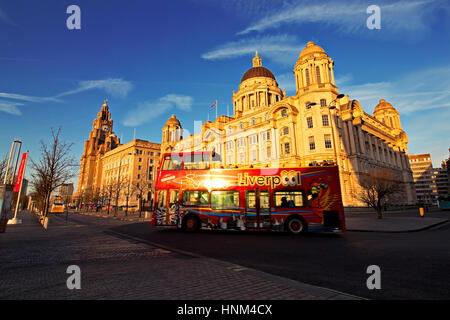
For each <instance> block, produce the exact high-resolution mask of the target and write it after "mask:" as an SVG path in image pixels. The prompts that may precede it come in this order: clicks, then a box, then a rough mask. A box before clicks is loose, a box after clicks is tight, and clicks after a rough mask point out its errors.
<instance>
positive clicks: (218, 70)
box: [0, 0, 450, 166]
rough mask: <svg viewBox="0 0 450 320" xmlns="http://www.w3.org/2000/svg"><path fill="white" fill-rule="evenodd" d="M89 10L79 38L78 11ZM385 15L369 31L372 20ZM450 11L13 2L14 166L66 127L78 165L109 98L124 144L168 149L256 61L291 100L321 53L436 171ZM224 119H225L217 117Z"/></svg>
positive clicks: (8, 63)
mask: <svg viewBox="0 0 450 320" xmlns="http://www.w3.org/2000/svg"><path fill="white" fill-rule="evenodd" d="M72 4H76V5H78V6H79V7H80V9H81V30H69V29H67V27H66V19H67V17H68V16H69V14H67V13H66V9H67V7H68V6H69V5H72ZM371 4H376V5H378V6H379V7H380V8H381V29H380V30H369V29H368V28H367V27H366V20H367V18H368V17H369V14H367V13H366V9H367V7H368V6H369V5H371ZM449 15H450V3H449V2H448V1H446V0H434V1H433V0H411V1H396V0H393V1H274V0H270V1H269V0H226V1H225V0H191V1H189V0H186V1H170V0H165V1H144V0H141V1H138V0H135V1H121V0H115V1H114V0H110V1H100V0H97V1H80V0H77V1H61V0H46V1H23V0H14V1H12V0H10V1H4V0H0V75H1V76H0V123H1V126H0V135H1V137H2V139H1V140H0V155H2V156H3V155H6V154H7V152H9V148H10V146H11V141H12V139H14V138H21V139H22V141H23V148H24V149H29V150H30V155H31V157H34V158H36V156H37V155H38V152H39V146H38V143H39V140H41V139H47V138H48V136H49V133H50V128H51V127H58V126H61V127H62V129H63V136H64V138H65V139H66V140H68V141H71V142H74V147H73V154H74V157H75V158H76V159H77V160H78V159H79V158H80V156H81V154H82V151H83V144H84V140H85V139H87V137H88V133H89V131H90V130H91V126H92V120H93V119H94V118H95V116H96V114H97V112H98V110H99V109H100V106H101V105H102V104H103V99H104V98H108V100H109V105H110V110H111V113H112V117H113V120H114V131H115V132H116V134H117V135H118V136H119V137H122V141H123V142H128V141H130V140H132V139H133V131H134V129H136V137H138V138H142V139H147V140H150V141H155V142H160V141H161V128H162V126H163V125H164V123H165V121H166V120H167V118H168V117H170V115H171V114H172V113H175V114H176V115H177V117H178V118H180V120H181V121H182V125H183V127H185V128H186V129H188V130H189V131H190V132H193V127H194V121H195V120H201V121H206V120H207V114H208V109H209V108H208V107H209V106H210V105H211V104H212V103H213V102H214V101H215V100H216V99H217V100H218V102H219V113H222V114H226V110H227V105H229V106H230V109H231V97H232V92H233V90H237V88H238V85H239V82H240V79H241V77H242V75H243V74H244V72H245V71H246V70H247V69H248V68H250V67H251V58H252V57H253V55H254V51H255V49H257V50H258V52H259V55H260V56H261V57H262V59H263V65H264V66H266V67H268V68H269V69H270V70H271V71H272V72H273V73H274V74H275V76H276V78H277V80H278V82H279V85H280V87H282V88H286V90H287V92H288V94H293V93H294V77H293V74H292V69H293V67H294V65H295V62H296V60H297V57H298V54H299V53H300V51H301V50H302V49H303V48H304V46H305V44H306V43H307V42H308V41H314V42H315V43H317V44H318V45H320V46H322V47H323V48H324V49H325V51H326V52H327V53H328V55H329V56H330V57H331V58H333V59H334V61H335V75H336V84H337V86H338V88H339V90H340V92H342V93H346V94H349V95H350V98H351V99H357V100H359V101H360V103H361V105H362V106H363V108H364V110H365V111H366V112H368V113H372V112H373V109H374V107H375V105H376V104H377V103H378V100H379V99H381V98H384V99H386V100H387V101H389V102H391V103H392V104H393V105H394V106H395V107H396V108H397V109H398V110H399V112H400V114H401V122H402V126H403V129H404V130H405V131H406V133H407V134H408V136H409V141H410V142H409V145H408V148H409V149H408V151H409V153H422V152H430V153H431V154H432V159H433V162H434V165H435V166H438V165H439V164H440V162H441V160H443V159H444V158H446V157H447V156H448V151H447V149H448V148H449V147H450V138H449V137H450V125H449V122H450V78H449V76H448V75H449V74H450V59H449V52H450V32H449V31H450V19H449ZM213 116H214V112H213V111H212V112H211V117H213Z"/></svg>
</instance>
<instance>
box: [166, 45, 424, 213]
mask: <svg viewBox="0 0 450 320" xmlns="http://www.w3.org/2000/svg"><path fill="white" fill-rule="evenodd" d="M252 64H253V65H252V67H251V68H250V69H249V70H247V71H246V72H245V73H244V75H243V77H242V79H241V82H240V84H239V88H238V91H237V92H235V91H233V96H232V102H233V115H232V117H228V116H224V115H221V116H219V117H218V118H217V119H215V120H214V121H207V122H205V123H203V124H202V126H201V130H198V131H199V132H198V133H195V134H194V135H190V136H186V137H185V136H183V129H182V126H181V123H180V121H179V120H178V119H177V118H176V116H175V115H172V116H171V118H170V119H169V120H168V121H167V123H166V125H165V126H164V127H163V135H162V144H161V150H162V152H186V151H212V150H214V151H215V152H216V154H217V155H218V156H219V157H220V166H221V167H224V168H233V167H250V166H251V167H255V168H258V167H298V166H311V165H324V164H337V165H338V166H339V171H340V178H341V179H340V180H341V190H342V194H343V202H344V205H345V206H360V205H362V204H361V203H360V202H359V201H358V200H357V199H356V198H355V196H354V195H355V193H356V192H358V191H359V189H360V184H359V181H360V179H361V177H362V176H364V175H366V174H368V173H369V172H370V171H371V170H372V169H375V168H385V169H387V170H391V171H392V172H394V173H395V174H396V176H397V177H398V181H399V183H400V182H401V183H402V186H404V197H402V198H403V200H404V204H414V203H415V202H416V196H415V191H414V186H413V179H412V173H411V169H410V166H409V161H408V156H407V143H408V137H407V135H406V133H405V132H404V131H403V130H402V128H401V123H400V115H399V113H398V111H397V110H396V109H395V108H394V106H392V105H391V104H390V103H388V102H386V101H385V100H384V99H381V100H380V102H379V104H378V105H377V106H376V107H375V111H374V113H373V115H370V114H368V113H366V112H365V111H364V110H363V108H362V107H361V105H360V103H359V102H358V101H357V100H352V99H350V98H349V96H348V95H343V94H339V91H338V88H337V86H336V84H335V79H334V71H333V67H334V61H333V60H332V59H331V58H330V57H329V56H328V55H327V54H326V52H325V51H324V50H323V49H322V48H321V47H320V46H318V45H316V44H314V43H313V42H309V43H308V44H307V45H306V47H305V48H304V49H303V51H301V53H300V55H299V57H298V60H297V62H296V64H295V66H294V69H293V73H294V77H295V83H296V93H295V95H293V96H287V95H286V91H285V90H282V89H281V88H280V87H279V86H278V83H277V81H276V78H275V76H274V75H273V73H272V72H271V71H270V70H269V69H267V68H266V67H263V65H262V59H261V57H259V56H258V53H257V52H256V54H255V57H254V58H253V61H252Z"/></svg>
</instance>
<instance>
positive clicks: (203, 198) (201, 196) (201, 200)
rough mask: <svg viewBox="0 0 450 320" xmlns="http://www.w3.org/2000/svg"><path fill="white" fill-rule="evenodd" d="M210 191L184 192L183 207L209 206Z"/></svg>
mask: <svg viewBox="0 0 450 320" xmlns="http://www.w3.org/2000/svg"><path fill="white" fill-rule="evenodd" d="M208 205H209V193H208V191H199V190H194V191H183V206H208Z"/></svg>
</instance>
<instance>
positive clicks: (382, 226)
mask: <svg viewBox="0 0 450 320" xmlns="http://www.w3.org/2000/svg"><path fill="white" fill-rule="evenodd" d="M417 211H418V210H416V209H410V210H405V211H387V212H383V219H377V217H376V213H375V211H373V210H372V211H371V210H367V211H363V212H349V213H347V212H345V224H346V227H347V231H362V232H415V231H421V230H426V229H429V228H431V227H434V226H437V225H440V224H443V223H446V222H448V221H449V219H450V213H449V214H448V215H447V214H446V213H444V212H441V211H437V210H434V211H432V212H431V211H430V212H427V213H426V214H425V216H424V217H421V216H419V213H418V212H417Z"/></svg>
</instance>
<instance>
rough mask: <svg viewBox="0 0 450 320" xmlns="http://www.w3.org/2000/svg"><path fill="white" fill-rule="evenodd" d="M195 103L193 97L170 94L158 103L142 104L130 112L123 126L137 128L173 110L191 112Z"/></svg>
mask: <svg viewBox="0 0 450 320" xmlns="http://www.w3.org/2000/svg"><path fill="white" fill-rule="evenodd" d="M193 102H194V99H193V98H192V97H190V96H184V95H178V94H168V95H166V96H164V97H161V98H159V99H157V100H156V101H146V102H141V103H139V104H138V106H137V108H135V109H134V110H131V111H129V112H128V114H127V115H126V116H125V120H124V122H123V124H124V125H125V126H127V127H137V126H140V125H142V124H144V123H148V122H150V121H152V120H153V119H155V118H157V117H159V116H160V115H162V114H164V113H166V112H168V111H169V110H170V109H173V108H177V109H179V110H182V111H190V110H191V106H192V103H193Z"/></svg>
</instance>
